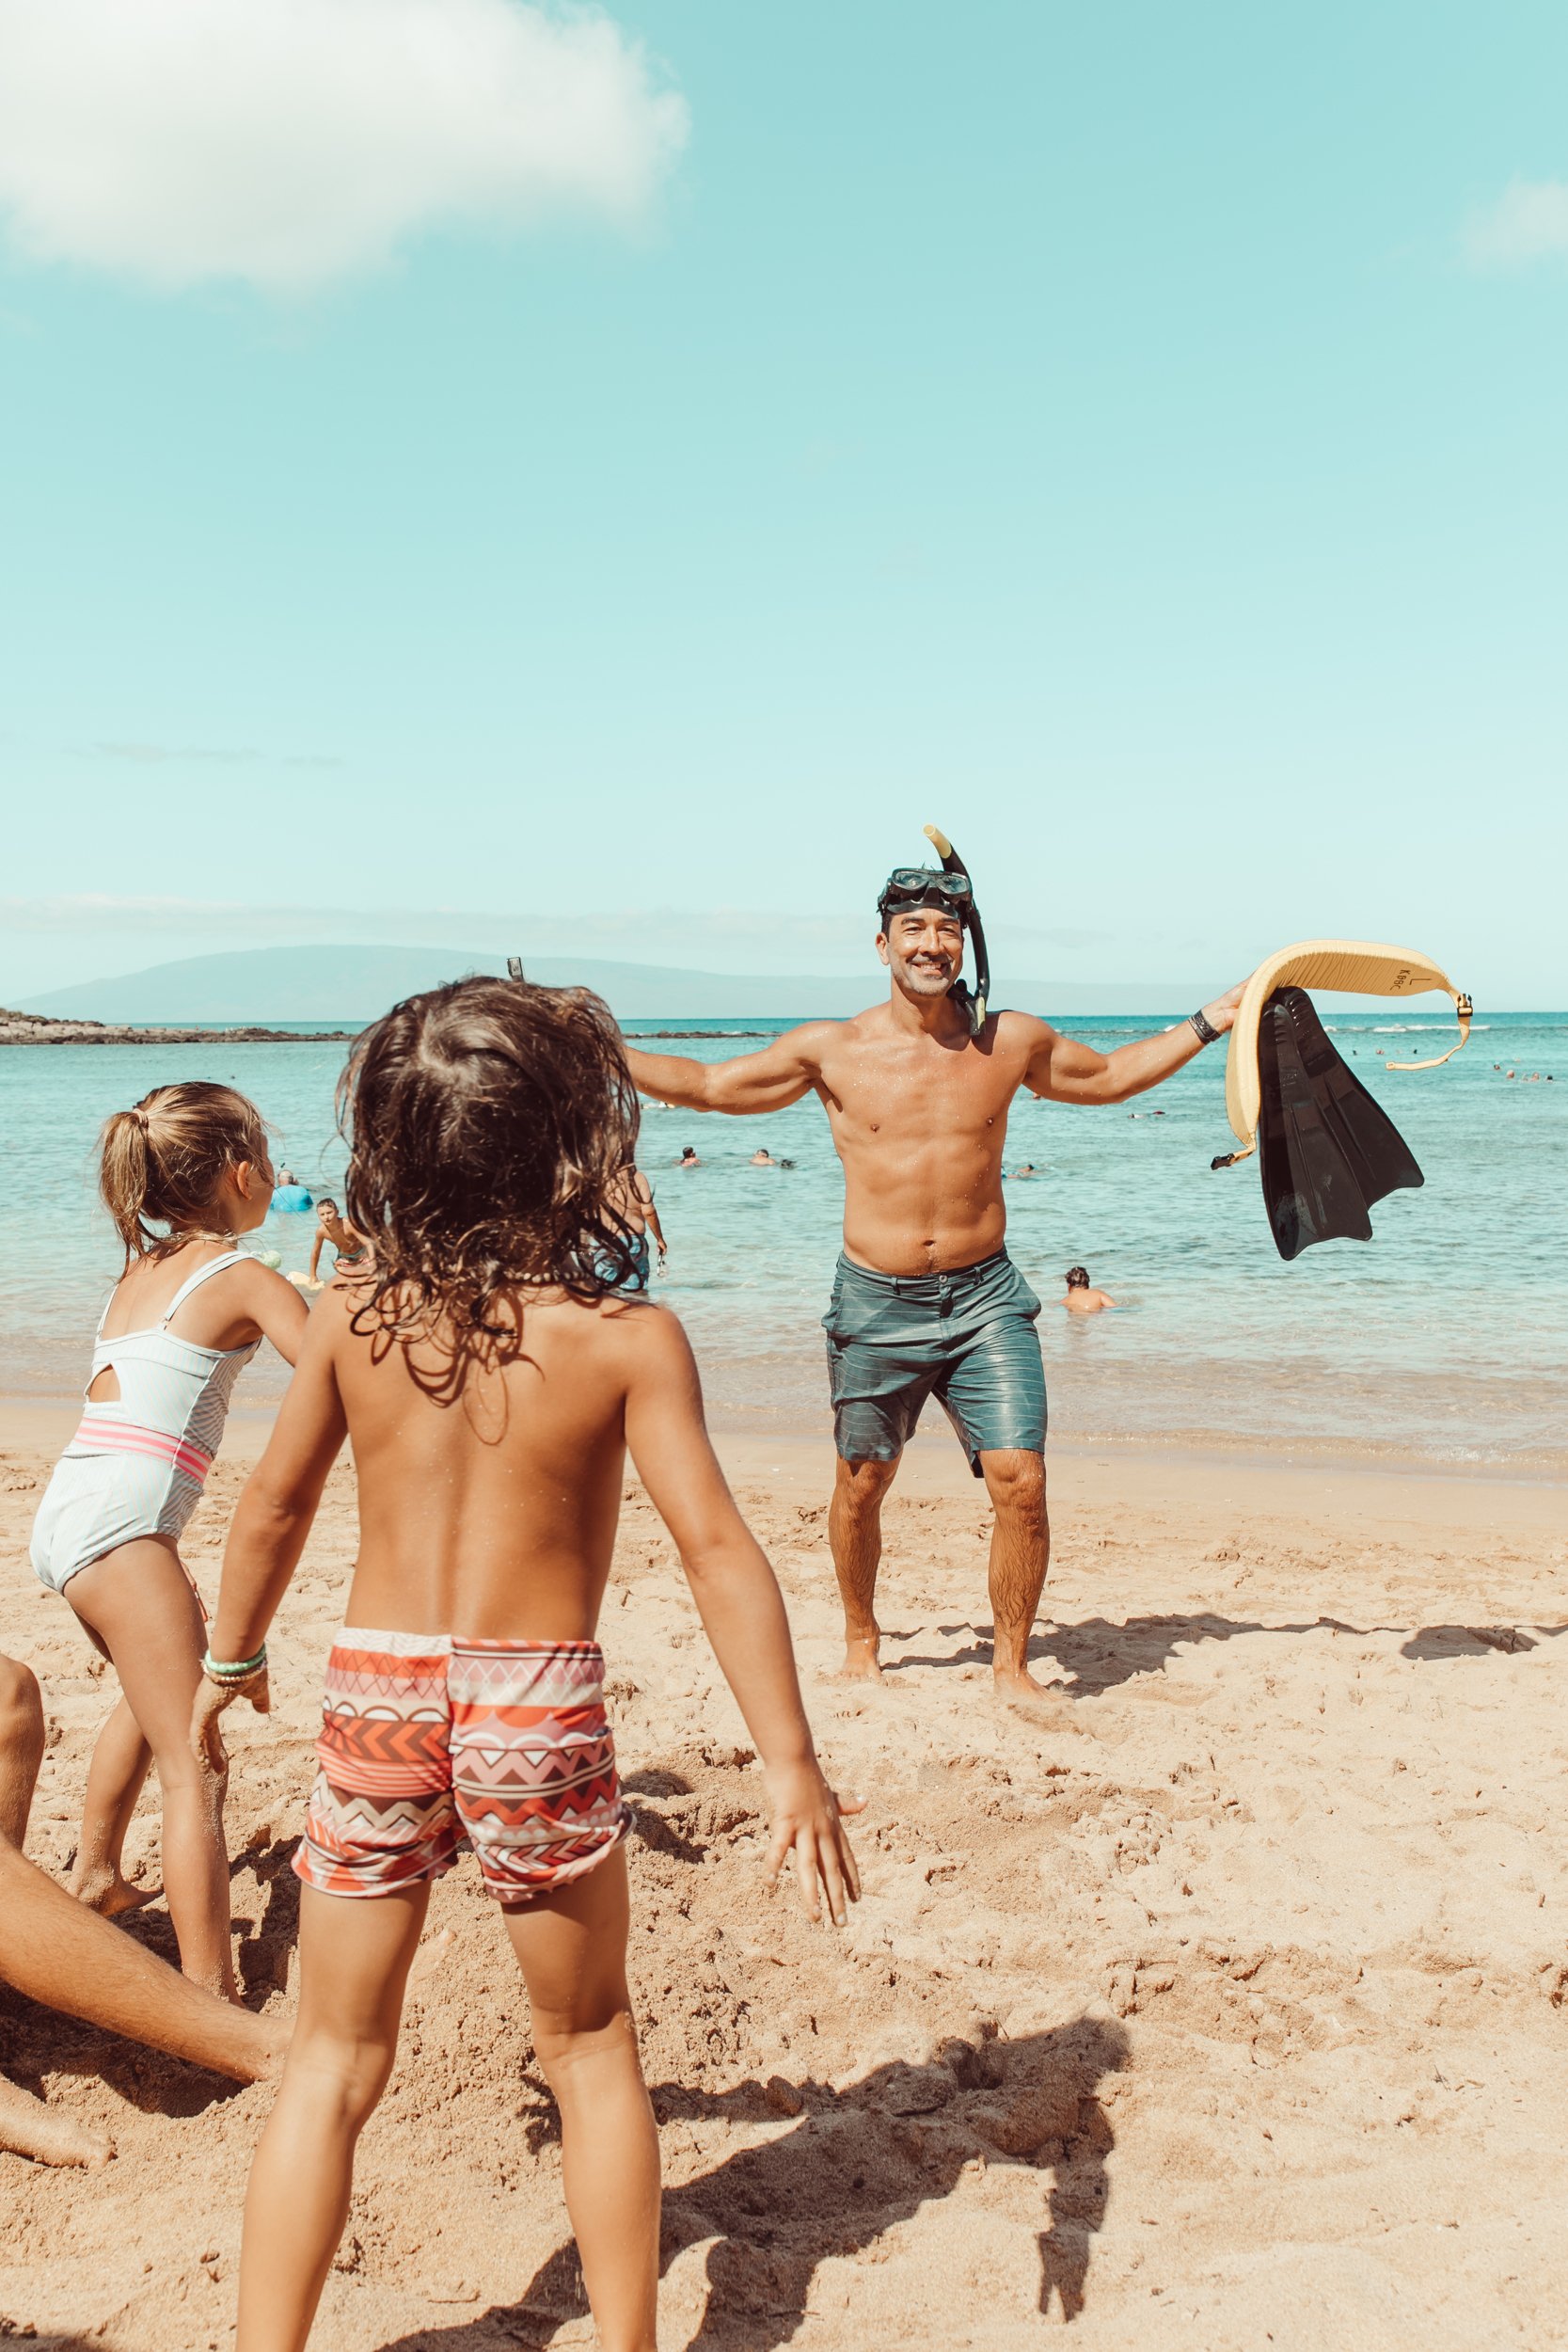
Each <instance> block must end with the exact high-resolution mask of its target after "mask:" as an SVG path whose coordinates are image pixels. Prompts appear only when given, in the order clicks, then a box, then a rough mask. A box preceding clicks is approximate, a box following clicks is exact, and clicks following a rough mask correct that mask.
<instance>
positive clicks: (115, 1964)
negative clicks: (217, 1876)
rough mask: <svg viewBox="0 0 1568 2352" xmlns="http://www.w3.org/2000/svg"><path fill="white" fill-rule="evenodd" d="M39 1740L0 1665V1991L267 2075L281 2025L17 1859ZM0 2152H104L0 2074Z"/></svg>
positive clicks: (42, 2155) (238, 2075) (53, 2160)
mask: <svg viewBox="0 0 1568 2352" xmlns="http://www.w3.org/2000/svg"><path fill="white" fill-rule="evenodd" d="M43 1740H44V1731H43V1708H42V1706H41V1704H40V1699H39V1686H38V1683H37V1681H36V1679H35V1678H34V1677H33V1676H32V1675H31V1674H30V1673H29V1671H28V1669H27V1668H26V1667H25V1666H23V1665H19V1664H18V1663H17V1661H16V1660H15V1659H13V1658H5V1657H0V1984H9V1985H14V1986H15V1987H16V1989H17V1991H18V1992H19V1993H25V1994H27V1996H28V1998H29V1999H30V2000H34V2001H41V2002H43V2003H44V2004H45V2005H46V2006H47V2007H49V2008H51V2009H59V2010H65V2011H66V2013H67V2015H68V2016H71V2017H82V2018H85V2019H86V2020H87V2023H88V2025H92V2026H109V2027H111V2028H112V2030H113V2031H114V2032H116V2033H122V2034H128V2035H130V2036H131V2038H132V2039H133V2040H134V2041H136V2042H148V2043H149V2044H150V2046H151V2047H152V2048H153V2049H155V2050H167V2051H170V2052H171V2053H172V2054H173V2055H174V2056H175V2057H176V2058H190V2059H191V2060H192V2061H193V2062H194V2063H195V2064H197V2065H198V2066H208V2067H211V2068H212V2069H213V2070H214V2073H216V2074H230V2075H232V2077H233V2078H234V2080H235V2081H236V2082H242V2083H249V2082H257V2081H260V2080H261V2077H262V2076H263V2075H266V2074H277V2071H278V2069H279V2068H280V2067H281V2065H282V2063H283V2054H284V2050H285V2048H286V2046H287V2042H288V2031H287V2028H286V2027H285V2026H282V2025H281V2024H279V2023H278V2022H277V2021H276V2020H273V2019H268V2018H262V2017H254V2016H252V2014H251V2012H250V2011H249V2010H246V2009H235V2008H234V2007H232V2006H231V2004H230V2002H228V2001H220V2000H219V1999H218V1997H217V1995H216V1994H214V1993H207V1992H204V1991H203V1990H202V1988H201V1986H200V1985H198V1984H193V1983H192V1982H191V1980H190V1979H189V1978H188V1977H182V1976H179V1975H177V1974H176V1972H175V1970H174V1969H172V1968H170V1967H168V1966H167V1965H166V1963H164V1962H163V1961H161V1960H157V1959H155V1958H154V1957H153V1955H152V1953H150V1952H149V1951H144V1950H143V1948H142V1947H141V1946H140V1945H139V1944H137V1943H135V1942H133V1940H132V1939H131V1937H130V1936H128V1935H127V1934H126V1933H125V1932H124V1931H123V1929H120V1928H114V1927H111V1926H110V1925H109V1923H108V1921H107V1920H106V1919H101V1918H100V1917H99V1916H98V1914H97V1913H96V1912H93V1911H87V1910H86V1909H84V1907H83V1906H82V1904H81V1903H79V1902H77V1901H76V1899H75V1898H74V1897H73V1896H71V1895H68V1894H67V1893H66V1891H65V1888H64V1887H63V1886H58V1885H56V1884H55V1881H54V1880H53V1879H52V1878H50V1877H48V1876H47V1875H46V1873H45V1872H43V1871H42V1870H40V1869H37V1868H35V1867H34V1866H33V1864H32V1863H30V1862H29V1861H27V1860H26V1859H25V1857H24V1854H23V1851H22V1846H23V1840H24V1837H25V1836H26V1834H27V1816H28V1813H29V1812H30V1810H31V1809H32V1802H33V1788H34V1786H35V1784H36V1782H37V1780H38V1772H39V1766H40V1762H41V1761H42V1758H43ZM0 2148H13V2149H15V2150H16V2152H17V2153H18V2154H19V2155H24V2156H32V2157H33V2158H34V2159H35V2160H36V2161H37V2162H38V2163H40V2164H88V2165H96V2164H104V2163H106V2162H107V2161H108V2159H109V2157H110V2156H111V2155H112V2154H113V2153H114V2151H113V2149H112V2148H111V2146H110V2144H109V2142H108V2141H107V2140H106V2139H105V2138H103V2136H102V2134H101V2133H98V2132H95V2131H91V2130H89V2129H87V2127H86V2126H84V2125H82V2124H79V2123H76V2122H73V2121H72V2120H71V2117H70V2116H69V2115H66V2114H62V2113H61V2112H60V2111H59V2110H58V2109H57V2108H54V2107H47V2106H44V2105H43V2103H42V2101H41V2100H39V2099H35V2098H33V2097H32V2096H31V2095H30V2093H29V2092H27V2091H25V2090H18V2089H17V2087H16V2086H15V2085H14V2084H13V2083H8V2082H7V2081H6V2080H5V2079H4V2077H0Z"/></svg>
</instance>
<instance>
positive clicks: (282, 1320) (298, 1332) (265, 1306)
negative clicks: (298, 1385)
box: [214, 1263, 310, 1656]
mask: <svg viewBox="0 0 1568 2352" xmlns="http://www.w3.org/2000/svg"><path fill="white" fill-rule="evenodd" d="M235 1271H236V1272H237V1273H242V1274H243V1275H244V1278H245V1313H246V1314H247V1315H248V1316H249V1318H250V1320H251V1322H252V1323H253V1324H254V1325H255V1327H256V1328H257V1330H258V1331H260V1333H261V1337H262V1338H263V1339H264V1340H270V1341H271V1342H272V1343H273V1345H274V1347H276V1348H277V1352H278V1354H279V1355H280V1356H281V1357H282V1359H283V1361H284V1362H285V1363H286V1364H297V1363H298V1361H299V1357H300V1350H301V1348H302V1347H303V1346H304V1344H305V1334H306V1330H307V1328H308V1327H309V1321H310V1310H309V1307H308V1306H307V1305H306V1304H305V1301H304V1299H303V1298H301V1296H300V1295H299V1293H298V1291H296V1290H295V1288H294V1286H293V1283H292V1282H290V1281H286V1280H285V1279H284V1278H283V1276H282V1275H281V1274H276V1273H274V1271H273V1269H272V1267H271V1266H270V1265H256V1264H254V1263H252V1264H250V1265H247V1266H244V1267H237V1268H236V1269H235ZM218 1279H219V1281H221V1280H222V1279H223V1277H222V1276H221V1275H219V1277H218ZM215 1655H216V1653H215V1652H214V1656H215Z"/></svg>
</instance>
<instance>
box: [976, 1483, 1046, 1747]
mask: <svg viewBox="0 0 1568 2352" xmlns="http://www.w3.org/2000/svg"><path fill="white" fill-rule="evenodd" d="M980 1468H981V1470H983V1471H984V1473H985V1480H986V1486H987V1488H988V1489H989V1491H990V1499H991V1502H992V1503H993V1505H994V1506H995V1510H996V1520H995V1524H994V1525H993V1527H992V1529H991V1535H990V1608H991V1620H992V1628H993V1630H992V1636H991V1673H992V1675H993V1676H994V1677H995V1679H996V1692H997V1696H998V1697H999V1698H1003V1699H1006V1701H1007V1703H1008V1705H1009V1706H1012V1707H1024V1708H1028V1709H1029V1710H1030V1711H1031V1712H1032V1713H1039V1714H1055V1713H1056V1712H1057V1711H1058V1710H1059V1708H1060V1705H1061V1701H1060V1699H1059V1697H1058V1696H1056V1695H1055V1694H1053V1693H1052V1692H1048V1691H1047V1690H1046V1689H1045V1687H1044V1685H1043V1684H1041V1683H1038V1682H1037V1681H1036V1680H1035V1678H1034V1677H1033V1675H1032V1674H1031V1673H1030V1672H1029V1667H1028V1657H1029V1636H1030V1634H1031V1632H1032V1631H1033V1630H1034V1624H1035V1616H1036V1613H1037V1610H1038V1608H1039V1605H1040V1595H1041V1593H1043V1592H1044V1590H1045V1575H1046V1570H1047V1568H1048V1567H1049V1566H1050V1565H1051V1521H1050V1518H1049V1517H1048V1515H1047V1512H1046V1507H1045V1457H1044V1455H1043V1454H1035V1453H1029V1452H1025V1451H1024V1449H1023V1448H1022V1447H1017V1446H1009V1447H1006V1448H1002V1449H999V1450H998V1451H997V1452H995V1453H986V1454H981V1455H980Z"/></svg>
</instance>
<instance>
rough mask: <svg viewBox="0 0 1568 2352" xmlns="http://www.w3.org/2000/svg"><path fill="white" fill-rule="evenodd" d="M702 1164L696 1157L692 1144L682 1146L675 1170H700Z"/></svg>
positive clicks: (694, 1146) (695, 1148) (695, 1150)
mask: <svg viewBox="0 0 1568 2352" xmlns="http://www.w3.org/2000/svg"><path fill="white" fill-rule="evenodd" d="M702 1164H703V1163H702V1161H701V1160H700V1159H699V1158H698V1157H697V1147H696V1145H695V1144H694V1143H688V1144H684V1145H683V1146H682V1147H681V1155H680V1158H679V1159H678V1160H677V1161H676V1162H675V1166H676V1167H677V1168H701V1166H702Z"/></svg>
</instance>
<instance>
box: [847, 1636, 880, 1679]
mask: <svg viewBox="0 0 1568 2352" xmlns="http://www.w3.org/2000/svg"><path fill="white" fill-rule="evenodd" d="M881 1646H882V1637H881V1635H880V1634H879V1633H847V1634H846V1635H845V1637H844V1663H843V1665H842V1666H841V1667H840V1668H839V1670H838V1679H839V1680H840V1681H841V1682H880V1681H881V1679H882V1668H881V1662H880V1660H879V1655H878V1653H879V1650H880V1648H881Z"/></svg>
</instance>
